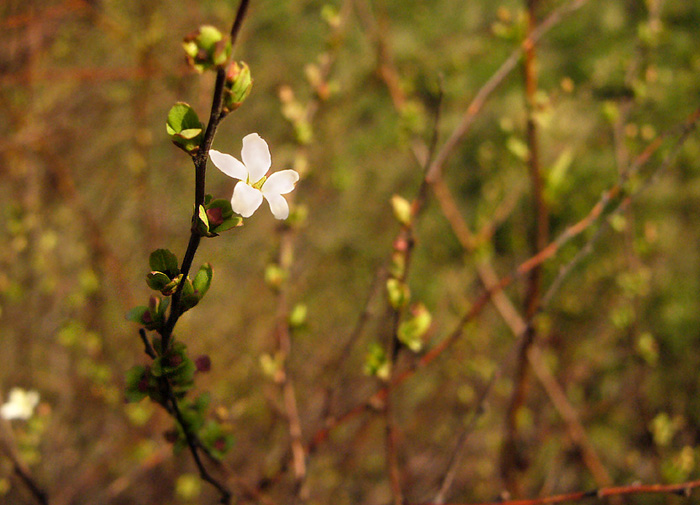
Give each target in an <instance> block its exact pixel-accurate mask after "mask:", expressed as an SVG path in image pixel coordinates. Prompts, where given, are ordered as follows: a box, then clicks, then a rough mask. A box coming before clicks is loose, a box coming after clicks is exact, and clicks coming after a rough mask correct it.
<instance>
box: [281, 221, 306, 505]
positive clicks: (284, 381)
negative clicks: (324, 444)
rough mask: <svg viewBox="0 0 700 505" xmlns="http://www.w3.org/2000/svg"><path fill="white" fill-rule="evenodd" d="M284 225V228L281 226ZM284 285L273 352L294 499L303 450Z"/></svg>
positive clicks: (284, 244)
mask: <svg viewBox="0 0 700 505" xmlns="http://www.w3.org/2000/svg"><path fill="white" fill-rule="evenodd" d="M283 226H284V225H283ZM293 249H294V244H293V236H292V230H290V229H289V228H286V227H285V229H284V231H283V232H282V236H281V238H280V248H279V254H278V264H279V266H280V268H281V269H282V270H284V271H285V272H288V271H289V269H290V268H291V263H292V256H293ZM287 289H288V284H287V283H286V282H285V283H283V284H282V286H280V288H279V291H278V294H277V323H276V327H275V337H276V340H277V350H278V352H279V355H280V356H281V362H282V363H283V365H282V366H283V367H284V368H283V369H282V370H281V372H282V373H281V374H280V376H279V379H278V382H279V385H280V388H281V391H282V399H283V402H284V409H285V414H286V418H287V425H288V427H289V438H290V445H291V450H292V468H293V470H294V481H295V496H296V497H303V494H304V493H303V484H304V480H305V479H306V450H305V449H304V443H303V439H302V430H301V420H300V418H299V407H298V404H297V398H296V393H295V390H294V382H293V380H292V377H291V375H290V373H289V370H288V369H287V367H286V363H287V361H288V359H289V356H290V354H291V351H292V339H291V335H290V331H289V320H288V318H289V303H288V297H287Z"/></svg>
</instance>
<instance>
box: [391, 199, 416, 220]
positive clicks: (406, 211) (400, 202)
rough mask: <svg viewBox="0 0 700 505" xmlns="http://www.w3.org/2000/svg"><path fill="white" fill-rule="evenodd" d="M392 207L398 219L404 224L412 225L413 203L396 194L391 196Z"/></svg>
mask: <svg viewBox="0 0 700 505" xmlns="http://www.w3.org/2000/svg"><path fill="white" fill-rule="evenodd" d="M391 208H392V210H393V211H394V217H395V218H396V220H397V221H398V222H399V223H400V224H402V225H404V226H410V225H411V220H412V218H413V215H412V213H411V203H410V202H409V201H408V200H406V199H405V198H404V197H402V196H399V195H394V196H392V197H391Z"/></svg>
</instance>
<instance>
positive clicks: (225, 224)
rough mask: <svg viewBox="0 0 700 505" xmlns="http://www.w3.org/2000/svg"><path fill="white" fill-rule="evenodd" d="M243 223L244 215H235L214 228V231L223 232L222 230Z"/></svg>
mask: <svg viewBox="0 0 700 505" xmlns="http://www.w3.org/2000/svg"><path fill="white" fill-rule="evenodd" d="M242 224H243V218H242V217H240V216H233V217H230V218H228V219H226V220H225V221H224V222H223V223H221V224H220V225H219V226H217V227H216V228H214V229H213V230H212V231H213V232H214V233H222V232H225V231H228V230H230V229H231V228H236V227H238V226H241V225H242Z"/></svg>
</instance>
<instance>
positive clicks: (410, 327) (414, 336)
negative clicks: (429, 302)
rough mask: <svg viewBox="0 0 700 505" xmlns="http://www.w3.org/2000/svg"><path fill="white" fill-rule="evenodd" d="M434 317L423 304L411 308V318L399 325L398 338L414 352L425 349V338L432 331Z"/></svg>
mask: <svg viewBox="0 0 700 505" xmlns="http://www.w3.org/2000/svg"><path fill="white" fill-rule="evenodd" d="M432 321H433V317H432V316H431V315H430V312H429V311H428V309H426V308H425V306H424V305H423V304H422V303H418V304H416V305H414V306H413V307H411V317H410V318H409V319H407V320H405V321H403V322H402V323H401V324H400V325H399V329H398V332H397V337H398V339H399V341H400V342H401V343H402V344H404V345H405V346H406V347H408V348H409V349H410V350H411V351H413V352H420V350H421V349H422V348H423V345H424V342H423V336H424V335H425V334H426V333H427V331H428V330H429V329H430V324H431V323H432Z"/></svg>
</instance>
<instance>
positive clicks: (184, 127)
mask: <svg viewBox="0 0 700 505" xmlns="http://www.w3.org/2000/svg"><path fill="white" fill-rule="evenodd" d="M165 130H166V131H167V133H168V135H170V140H172V141H173V143H174V144H175V145H176V146H178V147H179V148H180V149H182V150H183V151H185V152H187V153H188V154H190V155H191V156H194V155H195V154H196V153H197V151H198V150H199V145H200V143H201V141H202V139H203V138H204V125H203V124H202V123H201V121H200V120H199V117H198V116H197V113H196V112H195V111H194V109H193V108H192V107H190V105H189V104H186V103H184V102H178V103H176V104H175V105H173V106H172V108H171V109H170V112H168V120H167V122H166V123H165Z"/></svg>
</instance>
